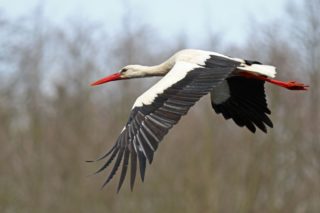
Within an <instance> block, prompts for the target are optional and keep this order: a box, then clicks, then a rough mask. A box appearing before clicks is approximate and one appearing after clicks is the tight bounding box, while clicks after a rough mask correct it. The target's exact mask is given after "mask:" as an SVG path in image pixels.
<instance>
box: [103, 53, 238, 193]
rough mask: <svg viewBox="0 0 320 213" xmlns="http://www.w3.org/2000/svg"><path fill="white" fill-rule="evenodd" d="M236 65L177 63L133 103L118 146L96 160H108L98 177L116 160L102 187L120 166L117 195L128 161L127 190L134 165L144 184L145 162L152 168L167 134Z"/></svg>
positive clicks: (215, 59)
mask: <svg viewBox="0 0 320 213" xmlns="http://www.w3.org/2000/svg"><path fill="white" fill-rule="evenodd" d="M238 64H239V62H235V61H232V60H229V59H225V58H221V57H216V56H212V57H210V58H209V59H207V60H206V62H205V64H204V66H199V65H195V64H190V63H186V62H177V63H176V64H175V65H174V67H173V68H172V69H171V71H170V72H169V73H168V74H167V75H166V76H164V77H163V78H162V79H161V80H160V81H159V82H158V83H156V84H155V85H154V86H153V87H151V88H150V89H149V90H148V91H146V92H145V93H144V94H142V95H141V96H140V97H139V98H138V99H137V100H136V102H135V104H134V106H133V108H132V111H131V114H130V118H129V120H128V122H127V124H126V126H125V127H124V128H123V130H122V132H121V134H120V136H119V138H118V140H117V142H116V143H115V144H114V146H113V147H112V148H111V150H110V151H108V152H107V153H106V154H105V155H103V156H102V157H101V158H99V159H98V160H101V159H104V158H107V157H108V160H107V161H106V163H105V164H104V165H103V166H102V167H101V168H100V169H99V170H98V171H97V173H99V172H101V171H103V170H104V169H106V168H107V167H108V166H109V165H110V164H111V163H112V162H113V160H114V159H115V163H114V165H113V168H112V170H111V172H110V174H109V176H108V178H107V179H106V181H105V183H104V184H103V186H105V185H106V184H107V183H108V182H109V181H110V180H111V179H112V177H113V176H114V175H115V174H116V171H117V169H118V168H119V166H120V164H121V162H122V170H121V175H120V181H119V184H118V189H117V190H118V191H119V190H120V188H121V186H122V184H123V181H124V179H125V177H126V173H127V168H128V165H129V160H130V161H131V162H130V164H131V178H130V186H131V190H132V189H133V186H134V182H135V177H136V170H137V162H138V163H139V168H140V176H141V179H142V181H143V180H144V175H145V168H146V161H147V160H148V162H149V164H151V162H152V160H153V154H154V152H155V151H156V150H157V148H158V145H159V143H160V142H161V140H162V139H163V137H164V136H165V135H166V134H167V133H168V131H169V130H170V129H171V128H172V126H173V125H175V124H176V123H177V122H178V121H179V120H180V118H181V116H183V115H185V114H186V113H187V112H188V110H189V109H190V107H191V106H193V105H194V104H195V103H196V102H197V101H198V100H199V99H200V98H201V97H202V96H204V95H206V94H207V93H208V92H210V91H211V90H212V88H214V87H215V86H217V85H218V84H219V83H220V82H222V81H223V80H224V79H226V77H228V76H229V74H230V73H231V72H232V71H234V70H235V68H236V66H237V65H238Z"/></svg>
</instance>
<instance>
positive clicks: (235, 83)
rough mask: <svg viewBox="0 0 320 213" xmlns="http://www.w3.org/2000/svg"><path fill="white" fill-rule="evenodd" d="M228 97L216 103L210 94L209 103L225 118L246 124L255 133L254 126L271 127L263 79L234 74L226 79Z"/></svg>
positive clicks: (263, 129)
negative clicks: (228, 91)
mask: <svg viewBox="0 0 320 213" xmlns="http://www.w3.org/2000/svg"><path fill="white" fill-rule="evenodd" d="M226 81H227V83H228V86H229V90H230V97H229V98H228V99H227V100H225V101H224V102H223V103H219V104H216V103H215V102H214V97H212V96H211V100H212V102H211V104H212V107H213V109H214V110H215V112H216V113H218V114H219V113H221V114H222V115H223V117H224V118H225V119H230V118H232V120H234V122H235V123H236V124H237V125H238V126H241V127H243V126H246V127H247V128H248V129H249V130H250V131H251V132H253V133H255V131H256V127H258V128H259V129H261V130H262V131H263V132H267V127H266V125H267V126H269V127H271V128H272V127H273V124H272V121H271V120H270V118H269V117H268V116H267V114H270V113H271V111H270V110H269V109H268V106H267V101H266V95H265V91H264V81H261V80H257V79H248V78H243V77H240V76H234V77H231V78H228V79H226Z"/></svg>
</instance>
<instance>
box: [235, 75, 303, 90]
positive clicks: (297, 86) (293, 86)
mask: <svg viewBox="0 0 320 213" xmlns="http://www.w3.org/2000/svg"><path fill="white" fill-rule="evenodd" d="M240 75H241V76H243V77H246V78H254V79H259V80H262V81H267V82H269V83H271V84H275V85H278V86H280V87H284V88H287V89H289V90H308V87H309V85H305V84H303V83H299V82H296V81H288V82H285V81H279V80H275V79H270V78H267V77H265V76H262V75H259V74H254V73H249V72H241V73H240Z"/></svg>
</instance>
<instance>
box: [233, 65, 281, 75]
mask: <svg viewBox="0 0 320 213" xmlns="http://www.w3.org/2000/svg"><path fill="white" fill-rule="evenodd" d="M237 69H238V70H240V71H242V70H243V71H247V72H249V73H250V72H251V73H256V74H260V75H264V76H268V77H270V78H274V77H275V76H276V68H275V67H274V66H270V65H263V64H251V65H243V66H239V67H237Z"/></svg>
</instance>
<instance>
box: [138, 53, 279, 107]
mask: <svg viewBox="0 0 320 213" xmlns="http://www.w3.org/2000/svg"><path fill="white" fill-rule="evenodd" d="M211 56H219V57H223V58H227V59H230V60H233V61H237V62H240V63H241V64H240V66H238V67H237V69H238V70H243V71H248V72H252V73H256V74H261V75H265V76H268V77H271V78H274V77H275V74H276V68H275V67H274V66H269V65H260V64H252V65H247V64H246V63H245V60H243V59H239V58H231V57H229V56H226V55H222V54H220V53H216V52H209V51H204V50H194V49H185V50H181V51H179V52H177V53H176V54H174V55H173V56H172V57H171V58H169V59H168V60H167V61H165V62H164V63H162V64H160V65H157V66H152V67H144V66H139V65H133V66H139V67H137V69H139V70H143V72H144V73H146V75H152V74H154V73H161V74H165V73H167V74H165V76H164V77H163V78H162V79H161V80H160V81H159V82H157V83H156V84H155V85H153V86H152V87H151V88H150V89H148V90H147V91H146V92H145V93H143V94H142V95H141V96H140V97H138V99H137V100H136V101H135V103H134V105H133V107H132V108H134V107H140V106H143V105H149V104H151V103H152V102H153V100H154V99H155V98H156V97H157V95H158V94H160V93H162V92H163V91H164V90H165V89H167V88H169V87H170V86H171V85H173V84H174V83H176V82H178V81H180V80H182V79H183V78H184V77H185V76H186V75H187V73H188V72H190V71H191V70H193V69H195V68H197V67H202V66H203V65H205V62H206V60H208V59H209V58H210V57H211ZM235 74H236V73H235ZM228 93H229V92H228V87H227V85H226V91H225V93H221V91H219V96H221V94H223V95H222V96H221V100H225V99H227V98H228V97H229V95H228Z"/></svg>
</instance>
